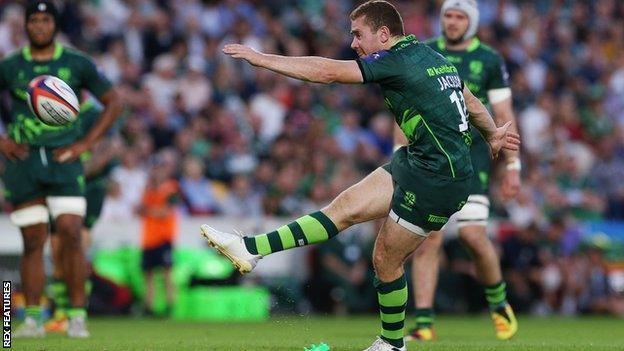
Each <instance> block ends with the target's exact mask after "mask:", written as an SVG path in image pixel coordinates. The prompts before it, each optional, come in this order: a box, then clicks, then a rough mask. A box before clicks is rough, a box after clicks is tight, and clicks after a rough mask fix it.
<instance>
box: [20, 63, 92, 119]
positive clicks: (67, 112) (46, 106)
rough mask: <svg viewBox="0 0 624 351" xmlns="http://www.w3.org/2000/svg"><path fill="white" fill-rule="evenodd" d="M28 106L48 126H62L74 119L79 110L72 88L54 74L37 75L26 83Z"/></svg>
mask: <svg viewBox="0 0 624 351" xmlns="http://www.w3.org/2000/svg"><path fill="white" fill-rule="evenodd" d="M27 93H28V99H27V100H28V107H30V110H31V111H32V113H33V114H34V115H35V116H37V118H38V119H39V120H40V121H41V122H43V123H45V124H47V125H50V126H63V125H66V124H70V123H72V122H74V121H75V120H76V118H77V117H78V113H79V112H80V104H79V103H78V97H77V96H76V93H75V92H74V91H73V90H72V88H71V87H70V86H69V85H67V83H65V82H64V81H62V80H61V79H59V78H57V77H54V76H48V75H44V76H38V77H36V78H34V79H33V80H31V81H30V83H28V89H27Z"/></svg>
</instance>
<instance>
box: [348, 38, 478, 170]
mask: <svg viewBox="0 0 624 351" xmlns="http://www.w3.org/2000/svg"><path fill="white" fill-rule="evenodd" d="M358 64H359V66H360V69H361V71H362V76H363V77H364V83H378V84H379V85H380V86H381V92H382V94H383V96H384V100H385V103H386V106H387V107H388V109H390V111H392V113H393V114H394V117H395V120H396V122H397V124H398V125H399V126H400V127H401V130H402V131H403V133H404V134H405V136H406V137H407V139H408V141H409V145H408V154H409V162H410V164H412V165H413V166H415V167H417V168H420V169H425V170H428V171H430V172H433V173H436V174H438V175H442V176H448V177H453V178H466V177H469V176H471V175H472V165H471V162H470V137H469V135H470V126H469V123H468V112H467V110H466V105H465V102H464V95H463V93H462V92H463V83H462V81H461V79H460V78H459V75H458V74H457V69H456V68H455V67H454V66H453V65H452V64H450V63H449V61H447V60H446V59H445V58H444V57H443V56H442V55H440V54H439V53H437V52H435V51H434V50H432V49H431V48H430V47H428V46H427V45H425V44H423V43H420V42H419V41H418V40H416V38H415V37H414V36H413V35H408V36H406V37H405V38H403V39H402V40H401V41H399V42H398V43H397V44H395V45H394V46H393V47H392V48H391V49H390V50H382V51H380V52H377V53H374V54H372V55H369V56H367V57H364V58H360V59H358Z"/></svg>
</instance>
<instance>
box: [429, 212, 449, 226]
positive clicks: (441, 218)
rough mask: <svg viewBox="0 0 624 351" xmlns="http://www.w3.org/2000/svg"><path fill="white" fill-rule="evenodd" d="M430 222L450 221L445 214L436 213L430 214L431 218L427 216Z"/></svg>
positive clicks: (443, 222)
mask: <svg viewBox="0 0 624 351" xmlns="http://www.w3.org/2000/svg"><path fill="white" fill-rule="evenodd" d="M427 221H428V222H431V223H442V224H445V223H446V222H448V217H443V216H436V215H432V214H430V215H429V218H427Z"/></svg>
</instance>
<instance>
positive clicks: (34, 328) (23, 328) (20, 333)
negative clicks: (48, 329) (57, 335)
mask: <svg viewBox="0 0 624 351" xmlns="http://www.w3.org/2000/svg"><path fill="white" fill-rule="evenodd" d="M45 335H46V333H45V330H44V329H43V325H38V324H37V321H36V320H35V319H34V318H33V317H26V318H25V319H24V323H22V325H20V326H19V327H18V328H17V329H16V330H15V333H13V336H14V337H15V338H20V339H21V338H43V337H44V336H45Z"/></svg>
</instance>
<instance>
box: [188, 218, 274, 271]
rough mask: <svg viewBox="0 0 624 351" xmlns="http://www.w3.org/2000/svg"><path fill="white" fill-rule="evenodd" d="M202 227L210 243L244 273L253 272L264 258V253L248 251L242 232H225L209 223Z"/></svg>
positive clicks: (202, 232)
mask: <svg viewBox="0 0 624 351" xmlns="http://www.w3.org/2000/svg"><path fill="white" fill-rule="evenodd" d="M200 228H201V234H202V235H203V236H204V238H206V240H207V241H208V245H210V246H212V247H214V248H215V249H216V250H217V251H219V252H220V253H222V254H223V255H224V256H225V257H227V258H228V259H229V260H230V261H232V264H233V265H234V267H236V269H238V271H239V272H241V273H243V274H245V273H249V272H251V271H252V270H253V269H254V267H255V266H256V264H257V263H258V260H259V259H261V258H262V255H253V254H251V253H249V251H247V247H246V246H245V241H244V240H243V235H242V234H240V233H235V234H233V233H225V232H222V231H219V230H217V229H214V228H212V227H211V226H209V225H207V224H203V225H202V226H201V227H200Z"/></svg>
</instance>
